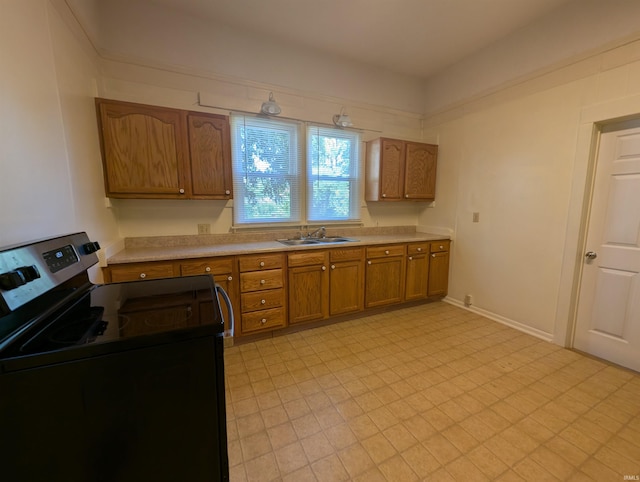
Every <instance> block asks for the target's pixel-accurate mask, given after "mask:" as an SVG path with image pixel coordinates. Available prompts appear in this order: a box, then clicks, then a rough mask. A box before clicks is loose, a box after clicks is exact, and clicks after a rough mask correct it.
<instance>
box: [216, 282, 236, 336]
mask: <svg viewBox="0 0 640 482" xmlns="http://www.w3.org/2000/svg"><path fill="white" fill-rule="evenodd" d="M216 293H218V294H219V295H220V296H221V297H222V299H223V300H224V304H225V305H227V312H228V313H229V327H230V329H229V333H227V332H225V336H231V337H232V336H233V331H234V326H235V320H234V319H233V306H231V299H230V298H229V295H228V294H227V292H226V291H225V290H224V288H223V287H222V286H220V285H218V284H216ZM223 323H224V320H223Z"/></svg>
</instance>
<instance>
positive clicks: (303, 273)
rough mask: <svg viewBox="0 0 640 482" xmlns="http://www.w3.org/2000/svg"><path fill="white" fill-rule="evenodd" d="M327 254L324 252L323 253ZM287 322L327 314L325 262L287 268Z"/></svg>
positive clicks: (305, 319) (327, 273)
mask: <svg viewBox="0 0 640 482" xmlns="http://www.w3.org/2000/svg"><path fill="white" fill-rule="evenodd" d="M324 255H325V257H326V256H327V254H326V252H325V253H324ZM288 286H289V323H301V322H305V321H313V320H322V319H325V318H327V317H328V316H329V303H328V300H329V272H328V270H327V266H326V264H324V263H323V264H315V265H310V266H298V267H294V268H291V267H290V268H289V285H288Z"/></svg>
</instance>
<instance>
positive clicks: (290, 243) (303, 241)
mask: <svg viewBox="0 0 640 482" xmlns="http://www.w3.org/2000/svg"><path fill="white" fill-rule="evenodd" d="M278 242H280V243H282V244H286V245H287V246H300V245H305V244H318V240H316V239H278Z"/></svg>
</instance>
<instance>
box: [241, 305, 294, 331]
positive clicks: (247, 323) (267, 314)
mask: <svg viewBox="0 0 640 482" xmlns="http://www.w3.org/2000/svg"><path fill="white" fill-rule="evenodd" d="M284 325H285V319H284V309H283V308H274V309H272V310H262V311H255V312H253V313H246V314H243V315H242V327H241V328H242V333H243V334H246V333H251V332H254V331H260V330H265V329H272V328H278V327H283V326H284Z"/></svg>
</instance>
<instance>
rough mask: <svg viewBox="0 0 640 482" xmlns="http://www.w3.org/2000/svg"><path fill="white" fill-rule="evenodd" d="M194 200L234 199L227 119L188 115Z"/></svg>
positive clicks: (215, 116) (219, 116)
mask: <svg viewBox="0 0 640 482" xmlns="http://www.w3.org/2000/svg"><path fill="white" fill-rule="evenodd" d="M188 129H189V159H190V167H191V169H189V175H190V180H191V194H192V196H191V197H192V198H195V199H198V198H202V199H231V198H232V197H233V196H232V177H231V162H230V159H231V146H230V134H229V121H228V119H227V117H225V116H221V115H214V114H200V113H198V114H196V113H189V115H188Z"/></svg>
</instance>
